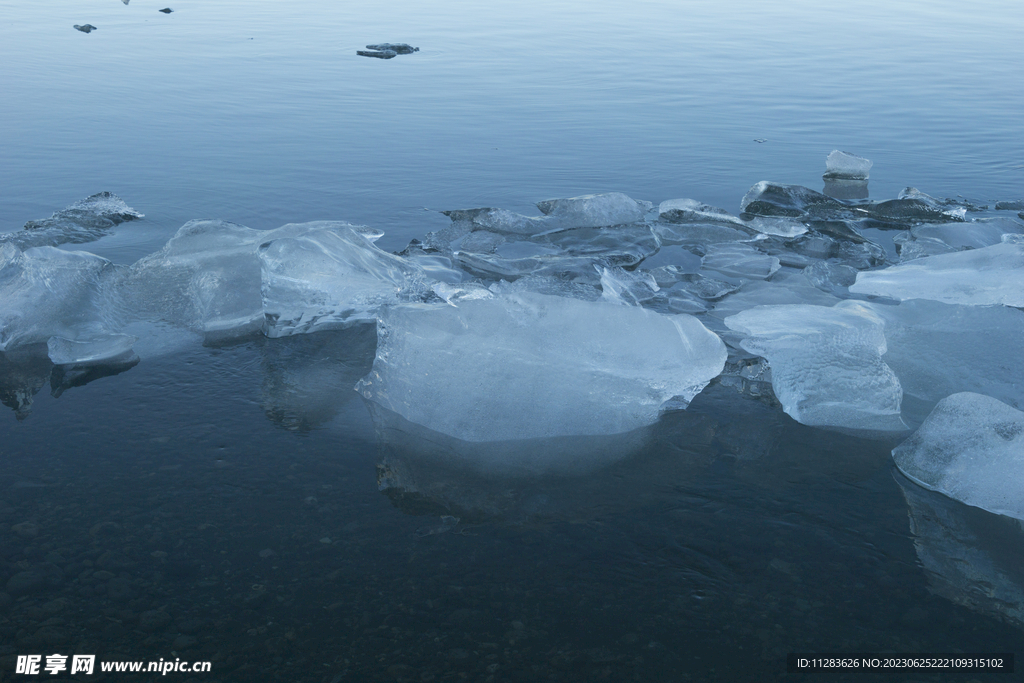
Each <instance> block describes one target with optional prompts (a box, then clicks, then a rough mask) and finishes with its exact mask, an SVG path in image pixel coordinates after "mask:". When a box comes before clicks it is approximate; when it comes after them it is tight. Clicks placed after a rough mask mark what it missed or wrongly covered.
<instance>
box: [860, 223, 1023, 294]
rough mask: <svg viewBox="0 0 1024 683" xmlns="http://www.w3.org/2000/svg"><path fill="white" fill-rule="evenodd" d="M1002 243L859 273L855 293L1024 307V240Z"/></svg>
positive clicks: (1007, 236)
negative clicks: (1022, 241)
mask: <svg viewBox="0 0 1024 683" xmlns="http://www.w3.org/2000/svg"><path fill="white" fill-rule="evenodd" d="M1015 237H1019V236H1018V235H1006V236H1004V238H1003V239H1004V240H1006V241H1004V242H1002V243H1000V244H995V245H993V246H991V247H984V248H982V249H971V250H968V251H957V252H953V253H951V254H938V255H936V256H928V257H927V258H919V259H917V260H915V261H911V262H910V263H904V264H901V265H898V266H892V267H890V268H884V269H882V270H873V271H868V272H862V273H858V274H857V282H856V283H854V284H853V285H852V286H851V287H850V291H851V292H853V293H855V294H870V295H874V296H887V297H892V298H894V299H901V300H905V299H930V300H932V301H942V302H945V303H950V304H970V305H975V306H979V305H988V304H1004V305H1007V306H1018V307H1020V306H1024V244H1022V243H1019V242H1014V241H1012V240H1011V239H1010V238H1015Z"/></svg>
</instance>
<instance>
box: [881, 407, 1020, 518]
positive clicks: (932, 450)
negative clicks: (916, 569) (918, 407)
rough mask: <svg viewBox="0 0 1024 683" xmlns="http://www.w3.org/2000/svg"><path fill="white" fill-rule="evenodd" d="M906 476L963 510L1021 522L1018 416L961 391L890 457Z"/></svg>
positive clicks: (936, 408)
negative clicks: (979, 510) (974, 509)
mask: <svg viewBox="0 0 1024 683" xmlns="http://www.w3.org/2000/svg"><path fill="white" fill-rule="evenodd" d="M892 455H893V459H894V460H895V461H896V466H897V467H899V468H900V470H901V471H902V472H903V473H904V474H906V475H907V476H908V477H910V478H911V479H913V480H914V481H916V482H917V483H919V484H921V485H922V486H924V487H926V488H929V489H931V490H933V491H939V492H940V493H944V494H945V495H947V496H949V497H950V498H953V499H955V500H959V501H960V502H962V503H966V504H967V505H973V506H974V507H980V508H982V509H984V510H988V511H989V512H994V513H996V514H1000V515H1008V516H1010V517H1015V518H1017V519H1024V487H1022V486H1021V479H1022V477H1024V413H1022V412H1021V411H1019V410H1015V409H1013V408H1011V407H1010V406H1008V405H1006V404H1005V403H1002V402H1001V401H997V400H996V399H994V398H992V397H990V396H984V395H982V394H975V393H970V392H963V393H959V394H953V395H952V396H948V397H946V398H944V399H943V400H941V401H939V404H938V405H937V406H935V410H933V411H932V412H931V414H930V415H929V416H928V419H926V420H925V421H924V424H922V425H921V427H920V429H918V430H917V431H916V432H914V434H913V435H912V436H911V437H910V438H909V439H907V440H906V441H904V442H903V443H902V444H900V445H899V446H897V447H896V448H895V449H894V450H893V452H892Z"/></svg>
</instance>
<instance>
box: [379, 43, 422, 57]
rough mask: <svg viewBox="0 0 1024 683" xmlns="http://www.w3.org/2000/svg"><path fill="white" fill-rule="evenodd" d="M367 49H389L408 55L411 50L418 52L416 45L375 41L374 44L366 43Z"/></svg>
mask: <svg viewBox="0 0 1024 683" xmlns="http://www.w3.org/2000/svg"><path fill="white" fill-rule="evenodd" d="M366 49H367V50H390V51H392V52H394V53H395V54H400V55H410V54H412V53H413V52H419V51H420V49H419V48H418V47H413V46H412V45H408V44H406V43H377V44H376V45H367V46H366Z"/></svg>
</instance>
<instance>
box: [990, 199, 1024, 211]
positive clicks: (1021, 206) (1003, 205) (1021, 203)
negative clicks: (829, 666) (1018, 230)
mask: <svg viewBox="0 0 1024 683" xmlns="http://www.w3.org/2000/svg"><path fill="white" fill-rule="evenodd" d="M1022 210H1024V199H1018V200H1016V201H1009V202H996V211H1022Z"/></svg>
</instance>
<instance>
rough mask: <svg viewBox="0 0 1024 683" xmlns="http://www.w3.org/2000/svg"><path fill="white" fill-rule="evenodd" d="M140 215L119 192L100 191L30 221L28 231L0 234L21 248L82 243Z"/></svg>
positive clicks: (97, 237)
mask: <svg viewBox="0 0 1024 683" xmlns="http://www.w3.org/2000/svg"><path fill="white" fill-rule="evenodd" d="M140 218H143V215H142V214H141V213H139V212H138V211H136V210H135V209H133V208H132V207H130V206H128V205H127V204H125V203H124V201H123V200H122V199H121V198H120V197H118V196H117V195H115V194H112V193H110V192H99V193H97V194H94V195H92V196H91V197H86V198H85V199H82V200H79V201H77V202H75V203H74V204H72V205H71V206H69V207H67V208H65V209H62V210H60V211H57V212H55V213H54V214H53V215H52V216H50V217H49V218H43V219H40V220H34V221H28V222H27V223H25V229H24V230H21V231H18V232H9V233H4V234H0V243H3V242H7V243H10V244H14V245H16V246H17V247H19V248H21V249H28V248H30V247H44V246H45V247H56V246H59V245H61V244H82V243H85V242H92V241H94V240H98V239H99V238H101V237H103V236H104V235H106V234H107V233H108V232H109V231H110V229H111V228H113V227H114V226H116V225H120V224H121V223H125V222H127V221H134V220H138V219H140Z"/></svg>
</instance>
